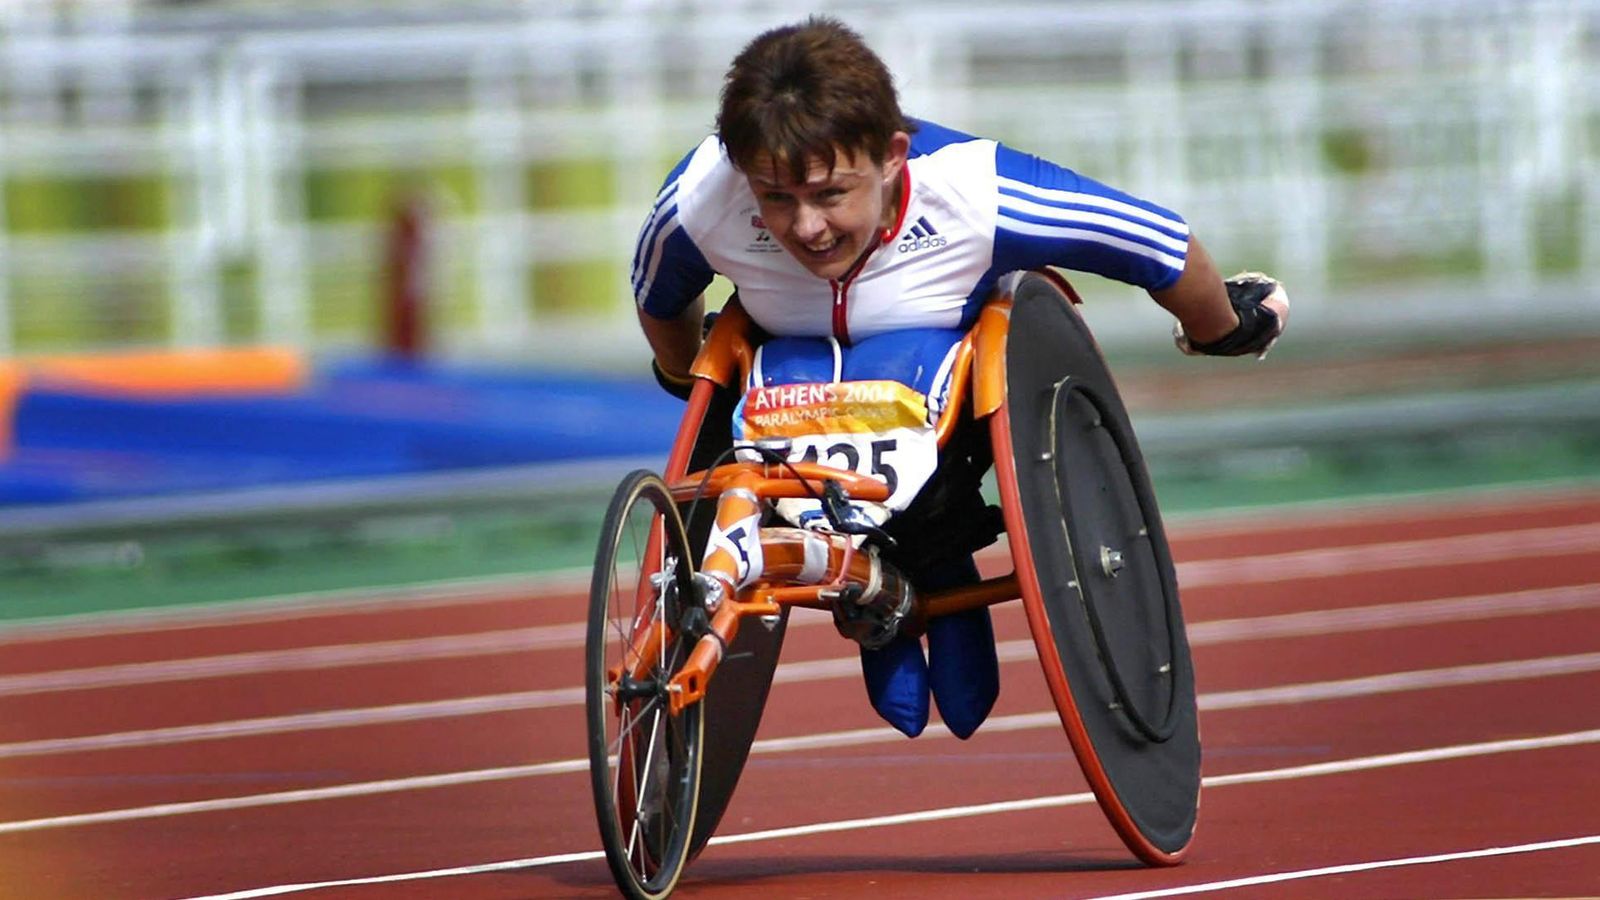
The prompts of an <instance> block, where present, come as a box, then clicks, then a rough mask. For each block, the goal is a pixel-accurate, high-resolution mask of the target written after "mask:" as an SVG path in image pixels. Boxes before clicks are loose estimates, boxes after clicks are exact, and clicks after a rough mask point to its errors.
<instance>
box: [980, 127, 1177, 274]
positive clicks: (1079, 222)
mask: <svg viewBox="0 0 1600 900" xmlns="http://www.w3.org/2000/svg"><path fill="white" fill-rule="evenodd" d="M995 172H996V174H997V175H998V176H999V217H998V219H997V220H996V223H995V236H994V261H995V269H996V270H998V271H1014V270H1018V269H1036V268H1039V267H1041V266H1059V267H1061V268H1063V269H1074V270H1077V271H1082V272H1093V273H1095V274H1096V275H1104V276H1105V277H1107V278H1113V279H1116V280H1117V281H1122V282H1126V283H1128V284H1132V285H1137V286H1138V287H1142V288H1145V289H1146V290H1160V289H1161V288H1165V287H1170V286H1171V285H1172V283H1173V282H1175V281H1177V280H1178V276H1179V275H1181V274H1182V273H1183V265H1184V260H1185V259H1186V258H1187V256H1188V247H1189V226H1188V225H1187V224H1186V223H1185V222H1184V221H1183V218H1182V217H1181V216H1179V215H1178V214H1177V213H1174V212H1172V211H1170V210H1167V209H1163V208H1162V207H1159V206H1157V205H1155V204H1154V203H1149V202H1146V201H1144V200H1140V199H1138V198H1137V197H1132V196H1130V195H1128V194H1124V193H1122V192H1121V191H1118V190H1115V189H1113V188H1110V187H1107V186H1105V185H1103V184H1100V183H1099V182H1097V181H1094V180H1093V179H1089V178H1085V177H1083V176H1082V175H1079V174H1078V173H1076V172H1074V171H1072V170H1070V169H1064V168H1062V167H1061V166H1058V165H1056V164H1054V163H1052V162H1049V161H1047V160H1043V159H1040V158H1038V157H1037V156H1030V155H1029V154H1026V153H1021V152H1019V151H1016V150H1013V149H1011V148H1010V147H1006V146H1003V145H1002V146H998V147H996V149H995Z"/></svg>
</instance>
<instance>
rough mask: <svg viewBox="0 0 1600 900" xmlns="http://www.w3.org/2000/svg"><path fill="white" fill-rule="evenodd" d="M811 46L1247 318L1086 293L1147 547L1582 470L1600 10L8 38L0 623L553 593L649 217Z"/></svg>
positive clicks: (637, 424) (630, 406)
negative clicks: (1019, 157)
mask: <svg viewBox="0 0 1600 900" xmlns="http://www.w3.org/2000/svg"><path fill="white" fill-rule="evenodd" d="M812 11H821V12H831V13H834V14H837V15H839V16H841V17H842V18H844V19H845V20H846V21H848V22H849V23H851V24H852V25H854V26H855V27H857V28H858V29H860V30H861V31H862V32H863V33H864V34H865V36H866V37H867V38H868V40H869V41H870V42H871V43H872V44H873V45H874V46H875V47H877V48H878V49H879V50H880V52H882V54H883V55H884V56H885V58H886V59H887V61H888V62H889V64H890V66H891V68H892V69H894V71H895V72H896V74H897V77H898V80H899V84H900V87H901V91H902V95H903V100H904V103H905V105H906V107H907V109H908V110H909V111H911V112H912V113H913V114H914V115H918V116H924V117H927V118H930V119H935V120H938V121H941V122H943V123H946V124H949V125H952V126H955V127H958V128H962V129H964V130H968V131H973V132H977V133H982V134H986V135H989V136H993V137H997V138H1000V139H1002V140H1006V141H1008V142H1010V143H1012V144H1013V145H1015V146H1017V147H1019V148H1022V149H1025V150H1029V151H1032V152H1035V153H1039V154H1041V155H1044V156H1047V157H1050V158H1052V159H1055V160H1058V161H1061V162H1063V163H1065V164H1067V165H1069V166H1072V167H1074V168H1076V169H1078V170H1080V171H1082V172H1084V173H1085V174H1088V175H1091V176H1094V177H1096V178H1099V179H1101V180H1104V181H1108V182H1110V183H1113V184H1116V185H1118V186H1121V187H1124V188H1126V189H1128V190H1131V191H1134V192H1136V193H1139V194H1142V195H1145V196H1148V197H1151V198H1152V199H1156V200H1158V201H1160V202H1162V203H1164V204H1165V205H1168V206H1171V207H1173V208H1176V209H1178V210H1181V211H1182V212H1183V213H1184V214H1185V215H1186V216H1187V217H1188V218H1189V219H1190V221H1191V222H1192V223H1194V225H1195V227H1196V231H1197V233H1199V234H1200V235H1201V236H1202V237H1203V238H1204V239H1205V240H1206V242H1207V244H1208V245H1209V246H1210V248H1211V250H1212V252H1213V255H1215V256H1216V257H1217V258H1218V260H1219V262H1220V264H1221V265H1223V266H1224V267H1228V268H1260V269H1265V270H1267V271H1271V272H1273V273H1275V274H1278V275H1280V276H1281V277H1282V278H1283V279H1284V280H1285V281H1286V282H1288V284H1289V285H1290V289H1291V292H1292V295H1293V297H1294V299H1295V311H1294V329H1293V332H1292V333H1291V338H1290V340H1288V341H1286V342H1285V343H1284V345H1283V346H1282V347H1281V348H1280V349H1279V350H1277V351H1275V353H1274V356H1273V358H1272V360H1271V361H1270V362H1269V363H1267V364H1265V366H1264V367H1252V366H1251V365H1250V364H1247V363H1237V362H1234V363H1218V362H1215V361H1190V360H1183V359H1181V358H1179V357H1178V356H1177V355H1176V354H1174V353H1172V352H1171V349H1170V344H1169V343H1168V340H1167V327H1168V326H1167V322H1166V320H1165V316H1164V314H1163V313H1161V311H1160V310H1159V309H1157V308H1156V307H1154V306H1153V305H1152V304H1150V303H1149V302H1148V301H1147V300H1146V299H1144V297H1143V295H1142V294H1140V293H1139V292H1136V291H1129V290H1127V289H1125V288H1120V287H1116V286H1112V285H1107V284H1103V283H1093V282H1091V281H1089V280H1085V283H1084V284H1083V285H1082V287H1084V288H1085V289H1086V290H1085V293H1086V295H1087V296H1088V298H1089V305H1088V310H1087V313H1088V315H1089V317H1090V320H1091V322H1092V323H1093V324H1094V326H1095V328H1096V330H1097V333H1099V334H1100V335H1101V336H1102V339H1103V341H1104V342H1105V344H1106V347H1107V350H1108V354H1109V355H1110V356H1111V357H1112V361H1113V364H1114V365H1115V366H1117V367H1118V369H1119V371H1121V372H1123V373H1124V378H1125V382H1124V384H1125V388H1126V390H1127V392H1128V394H1129V400H1130V405H1131V406H1132V407H1133V408H1134V413H1135V419H1136V423H1137V424H1138V425H1139V427H1140V429H1141V434H1142V435H1143V436H1144V439H1145V442H1146V450H1147V454H1148V455H1149V456H1150V457H1151V462H1152V466H1153V468H1154V469H1155V472H1156V476H1157V482H1158V486H1159V488H1160V489H1161V492H1162V495H1163V502H1164V504H1166V505H1167V506H1168V508H1169V509H1173V510H1177V511H1178V512H1179V513H1181V512H1182V511H1183V510H1186V509H1206V508H1216V507H1218V506H1232V505H1239V504H1243V503H1254V502H1269V501H1274V500H1290V499H1306V498H1313V497H1328V496H1338V495H1347V494H1350V493H1357V492H1372V491H1385V490H1410V489H1425V488H1431V487H1443V486H1450V485H1462V484H1487V483H1501V482H1504V481H1508V480H1530V479H1550V478H1571V477H1587V476H1589V475H1591V474H1593V473H1594V471H1596V468H1597V464H1600V164H1597V163H1600V80H1597V79H1600V2H1592V0H1548V2H1538V0H1497V2H1488V0H1484V2H1459V0H1383V2H1380V0H1325V2H1244V0H1239V2H1229V0H1165V2H1124V3H1109V2H1020V0H1013V2H997V3H989V4H972V3H964V2H946V0H921V2H917V3H907V2H903V0H898V2H879V0H852V2H849V3H830V2H819V3H810V4H795V3H776V2H757V0H745V2H720V3H712V2H700V0H614V2H601V0H592V2H581V0H566V2H562V0H547V2H533V0H529V2H499V3H489V2H460V3H415V2H401V0H395V2H370V0H369V2H356V0H348V2H344V3H340V4H337V5H336V6H335V7H334V8H329V6H328V5H327V4H321V3H312V2H291V0H260V2H249V0H215V2H208V0H165V2H161V0H98V2H96V0H77V2H57V0H4V2H0V356H4V357H8V358H10V359H11V361H12V362H11V363H10V364H9V365H10V366H11V368H9V369H7V370H6V373H7V374H5V377H4V380H5V382H6V383H7V384H8V385H10V386H11V387H10V388H8V390H9V394H8V397H9V399H7V400H6V402H5V403H4V404H0V411H4V413H5V414H6V416H7V417H8V421H7V423H6V428H5V429H4V430H6V431H9V432H10V435H11V437H10V444H9V451H8V452H9V457H8V459H7V461H6V462H5V464H4V465H3V466H0V488H4V489H5V492H0V502H3V503H4V505H3V506H0V567H3V568H0V579H3V580H4V581H5V583H6V584H7V586H8V587H7V596H8V597H10V598H12V599H10V600H8V601H7V603H8V606H7V608H6V609H4V610H3V611H0V615H3V616H4V617H6V618H10V619H21V618H28V617H30V616H35V615H43V614H46V613H49V612H52V611H55V610H56V609H57V608H58V604H59V603H61V602H62V598H67V597H72V598H77V599H76V600H74V601H73V602H75V603H81V604H89V605H94V606H101V607H115V606H131V605H139V604H145V603H157V602H190V601H195V600H208V599H218V598H221V597H224V596H233V595H238V596H260V595H263V594H266V593H273V592H288V591H296V590H308V589H313V588H323V587H336V586H351V585H357V584H367V583H394V582H400V581H417V580H425V579H430V578H432V579H438V578H458V577H471V576H490V575H496V574H501V573H511V572H518V571H525V570H527V569H529V568H530V567H534V566H548V565H578V564H581V562H582V560H583V559H584V558H585V557H586V556H587V554H588V546H589V542H590V540H591V539H592V534H591V533H590V528H591V527H592V526H591V525H590V524H589V523H590V522H591V521H592V520H593V518H594V516H595V512H596V510H595V503H596V501H595V497H596V496H603V495H604V493H605V490H606V487H607V486H608V483H609V481H610V480H611V479H612V478H613V477H614V476H615V475H616V474H617V473H619V472H620V471H621V470H622V469H623V468H624V467H625V465H626V461H625V460H624V458H630V459H631V458H638V459H641V460H642V461H644V462H645V463H647V464H652V465H657V466H658V465H659V463H660V457H661V456H663V455H664V450H665V447H666V445H667V443H668V442H669V441H670V429H671V423H672V422H674V421H675V417H676V408H675V406H674V405H673V404H672V402H671V401H670V400H667V399H665V398H661V397H658V396H656V395H655V394H654V388H653V386H652V385H650V384H648V383H647V381H648V379H641V378H640V377H639V374H640V373H641V372H642V370H643V365H642V361H643V360H644V358H645V356H644V354H645V351H644V345H643V342H642V340H640V339H639V337H638V335H637V327H636V326H635V325H634V323H633V312H632V308H631V303H630V300H629V298H628V296H627V293H626V286H627V279H626V278H625V276H624V267H625V266H626V264H627V261H628V257H629V254H630V253H631V250H632V244H633V241H634V238H635V233H636V229H637V227H638V223H639V221H640V220H641V216H642V212H643V211H644V210H645V209H646V208H647V207H648V204H649V202H650V199H651V198H652V196H653V195H654V192H655V190H656V188H657V187H658V186H659V182H660V179H661V177H662V175H663V173H665V171H666V170H667V169H668V168H669V167H670V166H671V165H672V163H673V162H675V161H676V160H677V158H678V157H679V156H680V155H681V154H682V153H683V152H684V151H685V150H686V149H687V148H688V147H689V146H691V145H692V143H693V142H694V141H696V140H698V139H699V138H700V137H701V136H703V135H704V134H705V133H706V132H707V131H708V130H709V129H710V127H711V122H712V117H713V115H714V109H715V97H716V92H717V89H718V86H719V81H720V77H721V74H722V72H723V70H724V68H725V66H726V64H727V62H728V60H729V59H730V58H731V57H732V55H733V54H734V53H735V52H736V51H737V49H738V48H739V47H740V46H741V45H742V44H743V42H745V41H746V40H748V39H749V38H750V37H752V36H753V35H754V34H756V33H757V32H759V31H760V30H762V29H764V28H767V27H770V26H772V25H774V24H779V23H782V22H786V21H791V20H794V19H796V18H798V17H800V16H801V15H803V14H804V13H806V12H812ZM407 216H414V217H416V218H415V220H414V221H417V222H420V223H421V228H420V231H419V232H418V233H417V235H416V236H415V240H414V245H415V247H416V248H417V251H416V253H415V254H413V255H411V256H410V257H408V258H410V259H412V260H413V261H414V262H415V263H416V265H415V266H414V267H413V268H410V269H408V270H406V271H405V272H404V273H403V275H397V273H396V272H395V270H394V267H393V264H392V262H391V260H392V258H393V256H394V253H395V245H396V243H397V241H401V242H403V241H404V240H406V239H402V238H400V237H398V235H399V234H400V228H401V227H402V223H403V222H404V221H405V220H406V217H407ZM396 278H402V279H409V280H408V281H406V283H407V284H409V285H411V287H412V289H413V290H414V296H419V297H421V298H423V299H424V300H425V306H424V314H423V318H424V321H425V322H426V334H427V339H428V340H427V348H428V349H427V353H426V354H425V355H424V356H423V357H422V358H421V359H420V360H412V361H410V362H396V361H394V360H392V359H390V358H387V357H385V356H383V355H382V352H381V351H382V350H383V347H384V343H385V340H386V337H385V335H386V334H388V333H389V331H390V330H392V328H391V324H390V322H389V316H390V303H389V297H390V295H391V294H392V293H393V290H394V282H395V280H396ZM722 290H723V291H725V290H726V288H725V287H724V288H723V289H722ZM264 347H265V348H278V349H277V350H276V351H272V352H276V353H278V354H279V355H276V356H272V355H269V356H268V357H267V358H266V359H267V361H266V362H265V363H260V362H259V359H258V363H259V365H257V367H256V368H250V367H244V368H243V369H241V368H240V367H239V366H238V365H236V362H237V360H238V359H240V358H242V357H240V356H238V355H224V356H221V357H203V356H201V355H200V354H201V353H202V352H210V351H216V350H218V349H219V348H223V349H226V350H227V351H228V352H229V353H234V354H238V353H260V352H263V351H261V350H260V348H264ZM135 353H136V354H138V355H136V356H130V355H129V354H135ZM197 359H200V360H201V361H200V362H196V360H197ZM86 360H87V362H86ZM130 360H132V362H130ZM151 360H155V362H152V361H151ZM207 360H209V361H207ZM219 360H221V361H220V362H219ZM86 366H87V368H86ZM246 369H248V371H249V372H254V373H256V374H255V375H254V376H248V377H247V376H241V375H240V374H239V373H240V372H241V371H244V370H246ZM219 371H221V372H222V374H220V375H219V374H218V372H219ZM263 373H264V374H263ZM186 386H187V387H186ZM1241 397H1244V398H1249V399H1248V402H1240V400H1239V398H1241ZM623 421H626V422H628V423H629V429H628V432H627V433H626V434H623V435H617V434H608V433H607V432H608V430H609V431H611V432H615V431H616V430H617V423H618V422H623ZM241 573H242V574H241Z"/></svg>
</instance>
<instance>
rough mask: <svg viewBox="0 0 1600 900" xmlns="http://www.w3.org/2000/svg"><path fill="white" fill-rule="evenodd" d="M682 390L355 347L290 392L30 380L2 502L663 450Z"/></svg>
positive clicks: (3, 469) (0, 471) (3, 475)
mask: <svg viewBox="0 0 1600 900" xmlns="http://www.w3.org/2000/svg"><path fill="white" fill-rule="evenodd" d="M682 415H683V405H682V403H681V402H679V401H676V400H674V399H672V398H671V397H668V396H667V395H665V394H663V393H662V392H661V391H660V389H659V388H658V387H656V386H655V385H654V384H653V383H651V382H650V381H649V380H647V379H629V380H619V379H605V378H594V377H588V378H585V377H579V376H570V375H545V374H535V373H519V372H512V371H497V370H489V369H481V368H479V369H474V368H466V367H442V366H417V365H413V364H408V363H393V362H386V361H381V360H379V361H351V362H345V363H341V364H339V365H337V366H334V367H331V368H330V369H328V370H327V371H325V372H323V373H321V374H320V375H319V377H318V378H317V380H316V381H315V383H314V384H313V385H312V386H311V387H309V388H308V389H307V390H306V391H304V392H302V393H299V394H295V395H290V396H255V397H233V398H216V397H206V398H187V399H185V398H179V399H163V400H154V399H141V398H131V397H111V396H95V395H93V394H88V393H80V392H77V391H73V390H65V389H60V388H56V389H31V390H29V391H27V392H25V393H24V394H23V395H22V396H21V397H20V398H19V401H18V405H17V409H16V414H15V423H14V435H15V446H16V451H15V452H14V454H13V457H12V458H11V459H10V460H9V461H7V463H6V464H5V465H0V504H6V503H37V502H53V501H62V500H78V499H91V498H95V497H109V496H124V495H132V494H156V493H169V492H173V491H183V490H214V489H222V488H228V487H243V486H254V485H261V484H271V483H276V482H288V481H304V480H312V479H317V480H321V479H330V478H346V477H363V476H369V475H377V474H396V473H405V472H427V471H438V470H445V469H457V468H468V467H479V466H497V465H516V464H525V463H537V462H546V461H567V460H577V459H585V458H603V457H618V456H636V455H651V454H659V455H661V456H663V457H664V456H665V454H666V453H667V452H668V450H669V449H670V448H671V443H672V439H673V436H674V435H675V434H676V432H677V427H678V421H679V419H680V418H681V417H682Z"/></svg>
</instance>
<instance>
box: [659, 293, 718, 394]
mask: <svg viewBox="0 0 1600 900" xmlns="http://www.w3.org/2000/svg"><path fill="white" fill-rule="evenodd" d="M719 315H721V313H720V312H718V311H717V310H712V311H711V312H708V313H706V317H705V319H703V320H702V321H701V322H700V339H701V340H702V341H703V340H705V338H706V335H709V334H710V333H711V326H713V325H715V324H717V316H719ZM650 374H652V375H654V376H656V384H659V385H661V389H662V390H664V391H666V392H667V393H669V394H671V395H672V396H674V397H677V398H678V399H679V400H688V399H689V395H690V394H692V393H694V376H693V375H686V376H684V377H683V378H682V379H679V378H676V377H674V376H672V375H668V374H667V373H666V372H663V371H661V364H660V363H658V362H656V361H655V359H654V358H653V357H652V358H651V360H650Z"/></svg>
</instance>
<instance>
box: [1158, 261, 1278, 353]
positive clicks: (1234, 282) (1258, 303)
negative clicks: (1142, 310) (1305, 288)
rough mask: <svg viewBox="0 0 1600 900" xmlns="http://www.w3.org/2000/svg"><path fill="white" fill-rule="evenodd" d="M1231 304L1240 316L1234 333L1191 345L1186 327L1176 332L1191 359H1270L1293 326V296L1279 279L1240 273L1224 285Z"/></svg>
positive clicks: (1177, 327)
mask: <svg viewBox="0 0 1600 900" xmlns="http://www.w3.org/2000/svg"><path fill="white" fill-rule="evenodd" d="M1223 285H1224V286H1226V287H1227V289H1228V302H1229V303H1231V304H1233V311H1234V312H1235V313H1237V314H1238V316H1239V325H1238V327H1236V328H1234V329H1233V331H1231V332H1229V333H1227V334H1225V335H1223V336H1222V337H1220V338H1218V339H1217V340H1214V341H1211V342H1209V343H1204V344H1202V343H1198V342H1194V341H1190V340H1189V338H1188V336H1187V335H1185V334H1184V333H1183V326H1182V325H1174V326H1173V328H1172V340H1173V342H1174V343H1176V344H1177V345H1178V349H1179V350H1181V351H1183V352H1184V353H1186V354H1188V355H1189V356H1245V355H1247V354H1254V355H1255V357H1256V358H1257V359H1261V358H1262V357H1265V356H1266V355H1267V351H1268V350H1271V349H1272V345H1273V344H1275V343H1277V340H1278V338H1279V336H1281V335H1282V334H1283V330H1284V329H1285V328H1287V327H1288V325H1289V294H1288V292H1286V291H1285V290H1284V289H1283V285H1282V284H1280V283H1279V282H1278V280H1277V279H1275V278H1272V277H1271V276H1268V275H1263V274H1262V273H1260V272H1240V273H1239V274H1237V275H1235V276H1233V277H1232V278H1229V279H1226V280H1225V281H1223Z"/></svg>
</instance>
